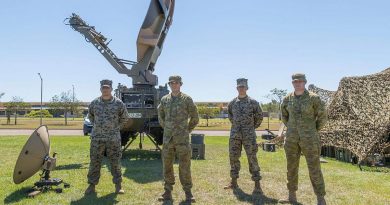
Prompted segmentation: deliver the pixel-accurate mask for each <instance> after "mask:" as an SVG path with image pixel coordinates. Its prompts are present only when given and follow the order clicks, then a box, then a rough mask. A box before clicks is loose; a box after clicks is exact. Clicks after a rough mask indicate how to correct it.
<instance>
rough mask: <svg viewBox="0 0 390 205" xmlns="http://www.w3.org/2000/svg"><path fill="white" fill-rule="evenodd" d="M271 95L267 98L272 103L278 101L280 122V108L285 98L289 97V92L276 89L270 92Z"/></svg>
mask: <svg viewBox="0 0 390 205" xmlns="http://www.w3.org/2000/svg"><path fill="white" fill-rule="evenodd" d="M270 92H271V94H269V95H267V96H266V97H267V98H268V99H270V100H272V101H276V102H277V103H278V107H279V108H278V114H279V120H281V112H280V106H281V105H282V102H283V98H284V97H285V96H286V95H287V90H282V89H277V88H274V89H272V90H270Z"/></svg>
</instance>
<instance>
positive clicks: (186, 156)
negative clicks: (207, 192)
mask: <svg viewBox="0 0 390 205" xmlns="http://www.w3.org/2000/svg"><path fill="white" fill-rule="evenodd" d="M182 84H183V83H182V80H181V77H180V76H171V77H169V87H170V88H171V91H172V92H171V93H170V94H168V95H166V96H164V97H162V99H161V102H160V104H159V105H158V120H159V122H160V125H161V127H163V128H164V137H163V141H164V142H163V148H162V153H161V155H162V161H163V174H164V190H165V192H164V193H163V195H162V196H161V197H160V198H159V200H160V201H166V200H172V189H173V185H174V184H175V176H174V173H173V162H174V160H175V155H176V154H177V157H178V160H179V178H180V183H181V185H182V186H183V190H184V192H185V195H186V200H187V201H192V202H194V201H195V199H194V197H193V195H192V192H191V188H192V179H191V146H190V143H189V134H190V133H191V131H192V130H193V129H194V128H195V127H196V125H197V124H198V122H199V117H198V111H197V108H196V106H195V104H194V102H193V101H192V99H191V97H190V96H188V95H186V94H184V93H182V92H180V87H181V86H182Z"/></svg>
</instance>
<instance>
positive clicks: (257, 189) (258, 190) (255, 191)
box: [252, 181, 263, 194]
mask: <svg viewBox="0 0 390 205" xmlns="http://www.w3.org/2000/svg"><path fill="white" fill-rule="evenodd" d="M262 193H263V190H262V189H261V186H260V181H255V188H254V189H253V192H252V194H262Z"/></svg>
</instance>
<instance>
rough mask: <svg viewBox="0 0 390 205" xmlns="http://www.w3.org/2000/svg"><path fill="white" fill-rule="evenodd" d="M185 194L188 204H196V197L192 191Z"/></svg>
mask: <svg viewBox="0 0 390 205" xmlns="http://www.w3.org/2000/svg"><path fill="white" fill-rule="evenodd" d="M185 193H186V201H187V202H195V197H194V196H193V195H192V192H191V191H186V192H185Z"/></svg>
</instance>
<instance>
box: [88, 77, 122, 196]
mask: <svg viewBox="0 0 390 205" xmlns="http://www.w3.org/2000/svg"><path fill="white" fill-rule="evenodd" d="M100 85H101V87H100V90H101V93H102V95H101V96H100V97H98V98H96V99H95V100H93V101H92V102H91V104H90V105H89V107H88V117H89V120H90V121H91V123H92V124H93V130H92V133H91V147H90V158H91V161H90V164H89V172H88V184H89V186H88V188H87V190H86V191H85V194H91V193H95V185H97V184H98V183H99V178H100V168H101V165H102V161H103V155H104V152H106V153H107V157H108V159H109V161H110V166H111V174H112V176H113V180H112V181H113V182H114V184H115V192H116V193H118V194H123V193H124V190H123V189H122V186H121V183H122V173H121V157H122V150H121V138H120V127H121V126H123V125H124V124H125V123H126V121H127V119H128V114H127V109H126V106H125V104H124V103H123V102H122V101H121V100H120V99H118V98H116V97H114V96H112V95H111V92H112V81H111V80H102V81H101V82H100Z"/></svg>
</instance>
